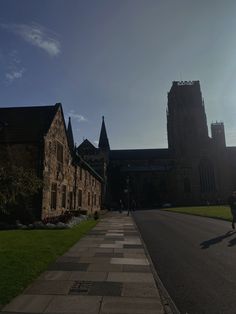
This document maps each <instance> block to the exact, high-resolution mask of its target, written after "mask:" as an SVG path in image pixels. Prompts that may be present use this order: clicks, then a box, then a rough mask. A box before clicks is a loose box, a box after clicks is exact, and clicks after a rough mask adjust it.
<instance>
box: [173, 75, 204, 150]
mask: <svg viewBox="0 0 236 314" xmlns="http://www.w3.org/2000/svg"><path fill="white" fill-rule="evenodd" d="M167 132H168V146H169V148H170V149H172V150H173V151H174V152H175V153H177V154H181V155H185V154H189V153H192V152H193V151H195V149H197V150H199V149H200V148H201V147H204V146H205V145H206V144H207V143H208V141H209V137H208V128H207V119H206V113H205V108H204V102H203V99H202V94H201V89H200V83H199V81H190V82H186V81H185V82H173V84H172V87H171V89H170V91H169V93H168V108H167Z"/></svg>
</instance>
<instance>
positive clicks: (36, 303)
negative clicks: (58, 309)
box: [2, 294, 53, 313]
mask: <svg viewBox="0 0 236 314" xmlns="http://www.w3.org/2000/svg"><path fill="white" fill-rule="evenodd" d="M52 299H53V296H52V295H24V294H22V295H19V296H18V297H16V298H15V299H13V300H12V301H11V303H9V304H8V305H6V306H5V307H4V308H3V309H2V310H3V311H6V312H26V313H42V312H43V311H44V310H45V309H46V307H47V305H48V304H49V302H50V301H51V300H52Z"/></svg>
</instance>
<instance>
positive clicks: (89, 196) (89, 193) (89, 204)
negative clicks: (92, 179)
mask: <svg viewBox="0 0 236 314" xmlns="http://www.w3.org/2000/svg"><path fill="white" fill-rule="evenodd" d="M88 206H90V192H88Z"/></svg>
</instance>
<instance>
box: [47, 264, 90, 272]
mask: <svg viewBox="0 0 236 314" xmlns="http://www.w3.org/2000/svg"><path fill="white" fill-rule="evenodd" d="M88 267H89V263H72V262H68V263H62V262H56V263H53V264H51V265H50V266H49V267H48V269H49V270H64V271H66V270H68V271H71V270H82V271H85V270H87V269H88Z"/></svg>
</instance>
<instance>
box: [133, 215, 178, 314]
mask: <svg viewBox="0 0 236 314" xmlns="http://www.w3.org/2000/svg"><path fill="white" fill-rule="evenodd" d="M131 217H132V219H133V222H134V224H135V226H136V229H137V230H138V233H139V236H140V239H141V241H142V244H143V247H144V251H145V253H146V255H147V258H148V260H149V263H150V266H151V270H152V274H153V277H154V279H155V282H156V285H157V288H158V290H159V293H160V297H161V301H162V305H163V308H164V312H165V314H180V311H179V310H178V308H177V306H176V305H175V303H174V301H173V300H172V298H171V296H170V295H169V293H168V291H167V290H166V288H165V287H164V285H163V283H162V281H161V279H160V277H159V276H158V274H157V271H156V269H155V267H154V265H153V262H152V259H151V256H150V255H149V252H148V249H147V246H146V244H145V242H144V240H143V237H142V235H141V232H140V230H139V228H138V226H137V224H136V221H135V219H134V217H133V215H132V214H131Z"/></svg>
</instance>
